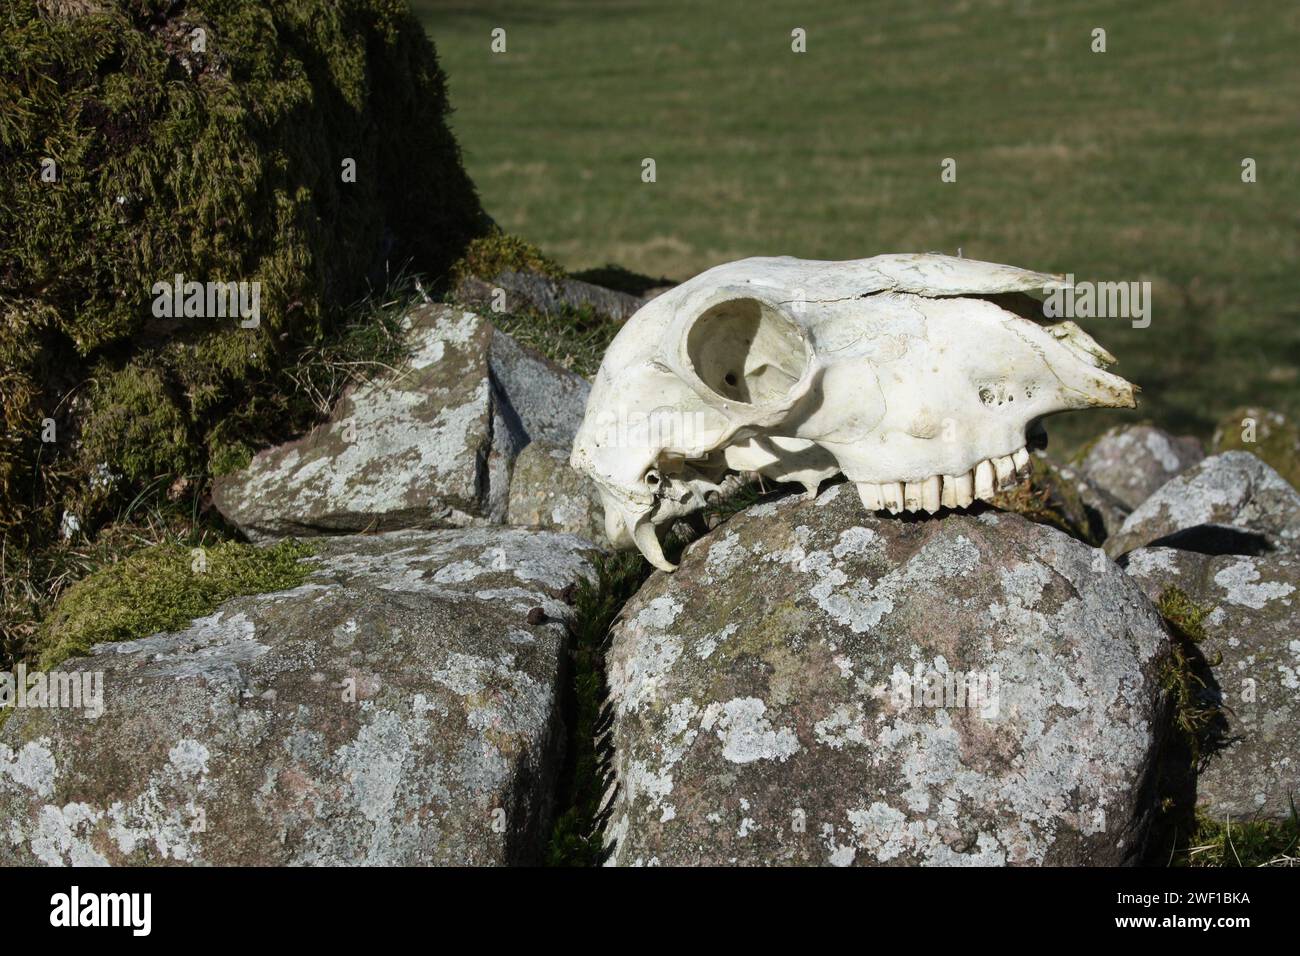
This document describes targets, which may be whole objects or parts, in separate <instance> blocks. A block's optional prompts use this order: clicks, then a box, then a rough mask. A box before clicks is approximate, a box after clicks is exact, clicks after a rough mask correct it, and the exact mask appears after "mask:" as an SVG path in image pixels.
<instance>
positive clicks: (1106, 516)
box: [1056, 465, 1130, 542]
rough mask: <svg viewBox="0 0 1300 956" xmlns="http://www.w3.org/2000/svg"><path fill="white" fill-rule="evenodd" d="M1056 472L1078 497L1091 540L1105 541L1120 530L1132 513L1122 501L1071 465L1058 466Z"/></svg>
mask: <svg viewBox="0 0 1300 956" xmlns="http://www.w3.org/2000/svg"><path fill="white" fill-rule="evenodd" d="M1056 471H1057V475H1058V476H1059V478H1060V480H1061V482H1062V483H1064V484H1066V485H1068V486H1070V487H1072V488H1073V489H1074V493H1075V494H1076V495H1077V496H1078V499H1079V504H1080V506H1081V508H1082V510H1083V513H1084V516H1085V517H1086V520H1087V527H1088V529H1089V532H1090V538H1091V540H1093V541H1096V542H1101V541H1105V540H1106V539H1107V538H1109V537H1110V536H1111V535H1113V534H1114V533H1115V532H1116V531H1118V530H1119V529H1120V527H1121V526H1122V525H1123V524H1124V519H1125V518H1127V517H1128V516H1129V513H1130V509H1129V508H1128V507H1127V506H1125V504H1124V503H1123V502H1122V501H1120V500H1119V499H1118V498H1116V497H1115V496H1114V495H1112V494H1111V493H1110V492H1109V491H1106V490H1105V489H1104V488H1102V487H1100V486H1099V485H1096V484H1094V483H1093V482H1092V481H1090V480H1089V479H1088V478H1087V477H1085V476H1084V475H1083V474H1082V473H1081V472H1079V471H1077V470H1076V469H1074V468H1072V467H1071V466H1069V465H1057V466H1056Z"/></svg>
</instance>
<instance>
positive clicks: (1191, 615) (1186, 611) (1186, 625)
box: [1156, 587, 1213, 643]
mask: <svg viewBox="0 0 1300 956" xmlns="http://www.w3.org/2000/svg"><path fill="white" fill-rule="evenodd" d="M1156 609H1157V610H1159V611H1160V616H1161V617H1163V618H1164V619H1165V620H1166V621H1168V622H1169V623H1170V624H1172V625H1173V626H1174V627H1175V628H1176V629H1177V630H1178V632H1179V633H1180V634H1182V635H1183V636H1184V637H1186V638H1188V639H1189V640H1191V641H1194V642H1198V643H1199V642H1200V641H1202V640H1204V639H1205V619H1206V618H1207V617H1208V616H1209V614H1210V611H1212V610H1213V608H1206V607H1201V606H1200V605H1199V604H1197V603H1196V602H1195V601H1193V600H1192V599H1191V598H1189V597H1188V596H1187V593H1186V592H1185V591H1184V590H1183V589H1182V588H1179V587H1167V588H1165V589H1164V590H1163V591H1161V592H1160V600H1159V602H1157V604H1156Z"/></svg>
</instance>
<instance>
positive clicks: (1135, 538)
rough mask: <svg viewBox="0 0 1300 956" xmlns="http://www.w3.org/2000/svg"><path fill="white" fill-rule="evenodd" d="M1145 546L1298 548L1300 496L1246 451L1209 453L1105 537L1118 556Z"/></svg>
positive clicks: (1216, 549) (1237, 549) (1109, 550)
mask: <svg viewBox="0 0 1300 956" xmlns="http://www.w3.org/2000/svg"><path fill="white" fill-rule="evenodd" d="M1149 544H1161V545H1170V546H1173V547H1178V548H1182V549H1184V550H1192V551H1202V552H1207V553H1213V552H1220V553H1222V552H1226V551H1231V552H1244V551H1248V550H1264V549H1268V548H1282V549H1294V548H1296V547H1297V546H1300V493H1297V492H1296V490H1295V489H1294V488H1292V487H1291V485H1289V484H1288V483H1287V482H1286V480H1285V479H1284V478H1283V477H1282V476H1281V475H1279V474H1278V473H1277V472H1276V471H1274V470H1273V469H1272V468H1270V467H1269V466H1268V465H1266V464H1264V462H1262V461H1261V460H1260V459H1258V458H1256V457H1255V456H1254V455H1252V454H1250V453H1249V452H1244V451H1229V452H1224V453H1223V454H1221V455H1213V456H1211V457H1209V458H1207V459H1205V461H1203V462H1201V463H1200V464H1199V465H1196V466H1194V467H1193V468H1191V469H1189V470H1188V471H1186V472H1184V473H1183V474H1181V475H1179V476H1178V477H1177V478H1174V479H1173V480H1172V481H1170V482H1168V483H1167V484H1165V485H1164V486H1163V487H1161V488H1160V489H1159V490H1158V491H1157V492H1156V493H1155V494H1153V495H1152V496H1151V497H1150V498H1148V499H1147V500H1146V501H1144V502H1142V504H1140V505H1139V506H1138V507H1137V508H1136V509H1135V510H1134V512H1133V513H1132V514H1131V515H1129V516H1128V518H1127V519H1125V521H1124V524H1123V525H1121V526H1120V529H1119V531H1118V532H1116V533H1115V534H1114V535H1113V536H1111V537H1110V538H1108V539H1106V552H1107V553H1108V554H1110V555H1111V556H1112V557H1118V556H1119V555H1122V554H1125V553H1126V552H1128V551H1132V550H1134V549H1135V548H1140V547H1143V546H1144V545H1149Z"/></svg>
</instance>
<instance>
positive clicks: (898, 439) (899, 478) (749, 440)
mask: <svg viewBox="0 0 1300 956" xmlns="http://www.w3.org/2000/svg"><path fill="white" fill-rule="evenodd" d="M1066 285H1067V282H1066V280H1065V279H1063V278H1062V277H1061V276H1056V275H1049V274H1045V273H1038V272H1030V271H1027V270H1024V269H1018V268H1015V267H1012V266H1004V265H996V264H993V263H986V262H977V261H974V260H969V259H960V258H952V257H950V256H938V255H890V256H877V257H875V258H872V259H861V260H855V261H850V262H818V261H809V260H801V259H793V258H790V257H781V258H755V259H744V260H741V261H739V262H732V263H728V264H726V265H721V266H718V267H716V268H714V269H710V270H709V271H707V272H704V273H702V274H700V275H698V276H696V277H695V278H694V279H691V280H690V281H689V282H685V283H683V284H682V285H680V286H677V287H676V288H674V289H672V290H671V291H669V292H666V293H664V294H663V295H661V296H659V297H658V298H656V299H654V300H652V301H651V302H649V303H648V304H647V305H645V306H644V307H643V308H642V309H641V310H640V311H638V312H637V313H636V314H635V315H634V316H632V318H631V319H629V320H628V322H627V324H626V325H625V326H624V328H623V329H621V330H620V331H619V334H618V336H617V337H616V338H615V339H614V341H613V343H611V345H610V347H609V350H608V351H607V352H606V354H605V357H604V360H603V361H602V363H601V366H600V371H599V372H598V373H597V375H596V381H595V383H594V385H593V388H592V391H591V396H590V398H589V399H588V402H587V412H586V416H585V418H584V420H583V423H582V426H581V428H580V429H579V431H578V434H577V437H576V439H575V441H574V445H573V452H572V456H571V464H572V466H573V467H574V468H575V469H577V470H578V471H580V472H582V473H583V474H586V475H587V476H589V477H590V478H591V479H592V480H593V481H594V482H595V484H596V486H597V488H598V489H599V491H600V494H601V497H602V500H603V502H604V506H605V527H606V532H607V533H608V536H609V539H610V541H611V542H612V543H613V544H615V545H616V546H620V547H629V548H630V547H632V546H636V547H638V548H639V549H640V550H641V552H642V553H643V554H644V555H645V556H646V558H647V559H649V561H650V562H651V563H652V564H654V565H655V566H656V567H658V568H661V569H663V570H667V571H671V570H673V568H674V566H673V565H672V564H671V563H669V562H668V561H667V560H666V559H665V557H664V555H663V549H662V547H661V544H660V541H659V537H658V533H657V531H656V528H657V527H659V526H662V525H664V524H665V523H668V522H671V521H673V520H675V519H677V518H679V517H682V516H684V515H686V514H689V513H691V512H693V511H697V510H699V509H700V508H702V507H704V505H705V504H706V503H707V501H708V499H709V497H710V495H713V494H716V493H718V492H720V491H721V490H722V489H723V488H724V487H725V484H724V483H725V482H726V481H727V480H728V475H729V473H732V472H736V471H756V472H758V473H759V474H762V475H764V476H766V477H770V478H772V479H774V480H777V481H793V482H797V483H800V484H802V485H803V486H804V488H805V489H806V490H807V492H808V494H809V495H815V494H816V492H817V488H818V486H819V485H820V484H821V482H823V481H824V480H826V479H827V478H830V477H832V476H833V475H835V474H838V473H841V472H842V473H843V474H844V476H845V477H846V478H847V479H848V480H850V481H852V482H854V483H855V484H856V486H857V488H858V492H859V494H860V495H861V497H862V502H863V504H864V505H865V506H866V507H867V508H868V509H871V510H887V511H889V512H891V513H898V512H900V511H922V510H924V511H928V512H931V513H933V512H937V511H938V510H940V508H945V507H946V508H960V507H965V506H967V505H970V504H971V503H972V502H973V501H975V500H977V499H988V498H991V497H992V496H993V495H994V494H995V493H996V492H997V491H998V490H1001V489H1003V488H1006V487H1010V486H1011V485H1012V484H1014V483H1015V482H1016V480H1017V479H1018V478H1019V477H1023V476H1024V475H1025V474H1026V473H1027V471H1028V465H1029V455H1028V452H1027V450H1026V435H1027V434H1028V433H1031V432H1033V431H1035V430H1037V429H1038V428H1039V427H1040V426H1039V424H1038V423H1039V421H1040V420H1041V419H1042V418H1043V417H1044V416H1047V415H1050V414H1053V413H1055V412H1061V411H1066V410H1069V409H1076V408H1088V407H1132V406H1133V405H1134V400H1133V393H1134V390H1135V389H1134V386H1133V385H1131V384H1130V383H1128V382H1126V381H1125V380H1124V379H1122V378H1120V377H1119V376H1117V375H1113V374H1111V373H1110V372H1107V371H1105V370H1104V368H1103V367H1102V366H1103V365H1105V364H1108V363H1111V362H1114V361H1115V360H1114V358H1112V357H1111V356H1110V355H1109V354H1107V353H1106V351H1105V350H1104V349H1102V348H1101V347H1100V346H1098V345H1097V343H1096V342H1094V341H1093V340H1092V338H1091V337H1089V336H1088V335H1087V334H1086V333H1085V332H1083V331H1082V330H1081V329H1080V328H1079V327H1078V326H1076V325H1075V324H1074V323H1073V322H1061V323H1058V324H1056V325H1046V326H1045V325H1042V324H1039V323H1038V322H1035V321H1032V320H1030V319H1027V318H1022V317H1021V316H1020V315H1017V314H1015V313H1013V312H1009V311H1007V310H1005V309H1003V308H1001V307H1000V306H998V305H996V304H994V303H993V302H991V301H988V300H986V299H982V298H974V297H975V296H991V295H997V294H1001V293H1011V292H1027V291H1032V290H1035V289H1042V290H1044V291H1050V290H1052V289H1057V288H1064V287H1065V286H1066Z"/></svg>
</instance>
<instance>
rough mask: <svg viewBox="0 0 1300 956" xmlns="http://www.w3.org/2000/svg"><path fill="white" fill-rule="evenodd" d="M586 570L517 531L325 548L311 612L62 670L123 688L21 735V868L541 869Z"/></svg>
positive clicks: (160, 641)
mask: <svg viewBox="0 0 1300 956" xmlns="http://www.w3.org/2000/svg"><path fill="white" fill-rule="evenodd" d="M589 548H590V546H589V545H588V544H587V542H584V541H582V540H581V539H579V538H576V537H574V536H572V535H560V534H548V533H543V532H529V531H522V530H513V529H500V528H473V529H464V530H448V531H430V532H416V531H407V532H396V533H392V534H388V535H378V536H372V537H346V538H333V539H328V540H325V541H323V542H322V543H321V544H320V547H319V551H318V555H317V557H316V558H315V559H314V560H315V561H316V564H315V566H314V568H313V570H312V573H311V575H310V577H309V578H308V579H307V581H306V582H305V583H304V584H302V585H301V586H299V587H297V588H295V589H293V590H290V591H280V592H274V593H271V594H262V595H257V596H250V597H243V598H235V599H233V600H231V601H228V602H226V603H225V604H223V605H222V606H221V608H220V609H219V610H218V611H217V612H216V613H214V614H212V615H210V616H208V617H205V618H200V619H199V620H196V621H194V622H193V624H191V625H190V626H189V627H188V628H186V629H184V630H181V631H179V632H176V633H166V634H157V635H154V636H151V637H147V638H144V639H141V640H135V641H128V642H124V643H119V644H101V645H98V646H97V647H96V648H94V649H93V650H92V652H91V654H90V655H89V656H86V657H79V658H72V659H69V660H68V661H65V662H64V663H63V664H62V665H60V667H59V671H60V672H61V673H63V674H67V675H71V676H73V677H76V676H78V675H79V674H93V673H101V674H102V685H101V686H102V704H103V709H102V713H101V714H99V716H97V717H95V716H91V715H89V713H88V712H87V711H85V710H71V709H32V708H30V707H27V708H19V709H16V710H14V711H12V712H11V713H10V715H9V718H8V720H7V721H6V722H5V724H4V726H3V728H2V729H0V821H2V822H0V864H35V863H47V864H60V863H62V864H81V865H85V864H103V863H110V864H148V865H157V864H173V863H185V864H212V865H248V864H274V865H284V864H334V865H338V864H384V865H429V864H458V865H460V864H502V863H520V862H524V863H526V862H531V861H535V860H536V859H538V853H539V851H540V845H541V839H542V837H543V836H544V834H545V832H546V827H547V817H548V814H549V813H550V805H549V804H550V801H551V793H552V787H553V783H554V778H555V773H556V770H557V767H558V761H559V758H560V751H561V749H562V745H563V732H562V726H561V719H560V696H561V685H562V679H563V676H562V675H563V669H564V656H565V647H566V641H567V630H566V622H567V621H568V619H569V617H570V614H571V611H570V609H569V607H568V606H567V605H566V604H565V602H564V601H563V600H562V597H561V596H562V593H563V590H564V589H565V588H566V587H567V586H568V585H569V584H571V583H574V582H576V581H577V580H578V579H580V578H584V577H590V576H591V574H592V570H591V565H590V563H589V560H588V558H589V556H590V554H591V552H590V550H589ZM535 609H540V610H535ZM530 611H532V612H533V613H532V615H531V616H532V618H533V620H535V621H538V623H530V621H529V619H530Z"/></svg>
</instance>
